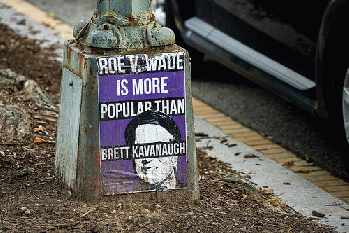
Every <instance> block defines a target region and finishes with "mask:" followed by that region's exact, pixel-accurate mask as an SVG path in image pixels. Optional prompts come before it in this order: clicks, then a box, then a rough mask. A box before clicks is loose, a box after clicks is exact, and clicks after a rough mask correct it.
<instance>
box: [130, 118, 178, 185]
mask: <svg viewBox="0 0 349 233" xmlns="http://www.w3.org/2000/svg"><path fill="white" fill-rule="evenodd" d="M172 140H174V137H173V135H172V134H170V133H169V132H168V131H167V130H166V129H165V128H163V127H162V126H160V125H153V124H144V125H140V126H138V127H137V128H136V140H135V144H143V143H153V142H170V141H172ZM177 160H178V156H170V157H161V158H142V159H135V164H136V172H137V174H138V176H139V178H141V179H142V180H144V181H145V182H148V183H150V184H157V183H160V182H162V181H164V180H165V179H166V178H167V177H168V176H169V175H170V174H171V172H173V167H175V166H177Z"/></svg>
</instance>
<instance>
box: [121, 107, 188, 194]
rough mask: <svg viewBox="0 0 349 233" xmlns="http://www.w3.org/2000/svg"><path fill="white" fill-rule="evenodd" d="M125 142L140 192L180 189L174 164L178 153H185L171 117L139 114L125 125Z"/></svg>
mask: <svg viewBox="0 0 349 233" xmlns="http://www.w3.org/2000/svg"><path fill="white" fill-rule="evenodd" d="M125 140H126V144H127V145H128V146H130V147H131V148H132V149H131V150H132V152H131V153H132V155H133V167H134V170H135V172H136V174H137V176H138V178H139V179H140V180H141V181H142V182H143V185H141V186H143V187H142V188H143V189H145V190H166V189H175V188H176V187H178V186H180V184H178V181H177V179H176V170H177V161H178V156H179V155H180V154H185V142H183V141H182V138H181V132H180V130H179V128H178V126H177V124H176V122H175V121H174V120H173V119H172V118H171V117H169V116H168V115H166V114H164V113H161V112H156V111H152V110H149V111H146V112H144V113H142V114H140V115H138V116H137V117H135V118H133V119H132V121H130V123H129V124H128V125H127V127H126V130H125ZM146 151H147V152H146Z"/></svg>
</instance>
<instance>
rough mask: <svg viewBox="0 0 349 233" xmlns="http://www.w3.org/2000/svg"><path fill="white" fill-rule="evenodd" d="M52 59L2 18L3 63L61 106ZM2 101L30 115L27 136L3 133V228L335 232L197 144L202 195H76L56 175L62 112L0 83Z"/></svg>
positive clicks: (0, 159)
mask: <svg viewBox="0 0 349 233" xmlns="http://www.w3.org/2000/svg"><path fill="white" fill-rule="evenodd" d="M28 26H30V25H28ZM53 57H54V54H53V48H49V49H47V48H43V47H41V45H40V42H37V41H32V40H29V39H26V38H22V37H20V36H19V35H17V34H16V33H14V32H13V31H12V30H10V29H8V28H7V27H5V26H4V25H1V24H0V66H3V67H6V68H10V69H11V70H12V71H14V72H16V73H18V74H21V75H23V76H25V77H26V78H28V79H32V80H35V81H36V82H37V83H39V84H40V85H41V87H43V88H44V89H45V90H46V91H47V92H48V93H49V94H50V95H51V96H52V98H53V100H54V101H55V103H56V104H59V91H60V80H61V63H59V62H56V61H55V60H54V59H53ZM0 104H3V105H14V106H17V107H19V108H20V109H22V111H23V112H24V113H25V114H26V115H27V116H28V119H29V121H30V122H29V124H30V131H29V134H28V135H27V136H25V137H22V138H15V139H13V140H7V139H6V137H4V135H3V137H2V138H0V184H1V185H0V232H50V231H51V232H109V231H110V232H334V230H333V229H331V228H329V227H326V226H323V225H321V224H319V223H317V222H316V221H312V219H310V218H306V217H304V216H302V215H300V214H298V213H296V212H295V211H294V210H293V209H291V208H290V207H288V206H286V205H285V204H284V203H283V202H282V201H281V200H279V199H278V198H277V197H274V196H273V191H272V190H261V189H259V188H256V187H255V186H254V185H253V184H251V183H250V182H248V175H247V178H246V177H242V176H241V175H240V174H237V173H236V172H235V171H232V170H231V169H230V168H229V167H228V166H227V165H226V164H223V163H222V162H220V161H217V159H216V158H215V157H212V156H208V155H207V154H205V153H204V152H203V151H202V150H201V149H200V148H199V149H198V150H197V157H198V164H199V173H200V177H201V179H200V181H199V185H200V194H201V197H200V199H199V200H197V201H194V202H176V201H173V202H170V203H162V202H157V201H153V202H144V203H142V204H139V203H138V204H136V203H126V202H118V201H110V200H109V201H107V200H102V201H100V202H99V203H87V202H84V201H80V200H77V199H76V197H74V195H72V193H71V192H70V190H68V189H65V188H64V187H62V185H61V184H60V182H59V180H58V179H56V177H55V176H54V159H55V137H56V127H57V117H53V116H48V115H47V114H44V112H43V111H41V110H40V108H38V107H37V106H35V104H33V103H32V102H31V101H28V99H26V98H23V93H22V87H21V86H17V87H13V88H8V87H2V88H1V87H0ZM0 133H1V129H0ZM0 135H1V134H0ZM201 136H205V135H201ZM244 176H246V174H245V175H244Z"/></svg>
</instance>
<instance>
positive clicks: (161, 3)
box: [151, 0, 166, 26]
mask: <svg viewBox="0 0 349 233" xmlns="http://www.w3.org/2000/svg"><path fill="white" fill-rule="evenodd" d="M151 9H152V12H153V14H154V15H155V18H156V20H157V21H158V22H159V24H161V25H162V26H166V12H165V0H152V1H151Z"/></svg>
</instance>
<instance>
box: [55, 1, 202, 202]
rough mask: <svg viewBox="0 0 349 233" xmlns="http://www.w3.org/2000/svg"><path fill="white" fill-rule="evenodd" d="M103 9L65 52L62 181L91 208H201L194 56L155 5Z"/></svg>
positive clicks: (108, 4) (59, 152) (59, 153)
mask: <svg viewBox="0 0 349 233" xmlns="http://www.w3.org/2000/svg"><path fill="white" fill-rule="evenodd" d="M97 2H98V3H97V10H96V12H95V13H94V15H93V16H92V18H91V20H89V21H81V22H80V23H78V24H77V25H76V26H75V27H74V32H73V34H74V38H75V39H74V40H69V41H66V43H65V45H64V58H63V77H62V88H61V90H62V91H61V105H60V107H61V109H60V118H59V124H58V134H57V149H56V161H55V162H56V164H55V166H56V174H57V176H59V177H60V178H61V179H62V182H63V183H64V184H66V185H67V186H68V187H70V188H71V189H72V190H73V192H74V193H75V194H76V195H77V196H78V197H80V198H83V199H87V200H93V199H96V198H102V197H106V196H108V197H115V198H116V199H122V198H125V197H126V198H128V197H130V196H131V197H133V196H137V198H138V199H139V198H140V197H141V199H142V200H143V199H149V198H150V199H154V198H157V199H159V198H160V199H162V200H163V201H166V200H169V201H173V200H175V199H177V198H180V197H182V198H183V199H185V200H188V199H189V200H192V199H197V198H198V197H199V188H198V172H197V164H196V147H195V138H194V124H193V109H192V99H191V80H190V64H189V55H188V53H187V51H186V50H184V49H182V48H180V47H178V46H177V45H175V44H174V43H175V36H174V33H173V31H172V30H171V29H169V28H167V27H162V26H160V25H159V24H158V23H157V21H156V19H155V17H154V15H153V14H152V13H151V11H150V2H149V0H128V1H126V0H99V1H97ZM118 194H128V195H118Z"/></svg>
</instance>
